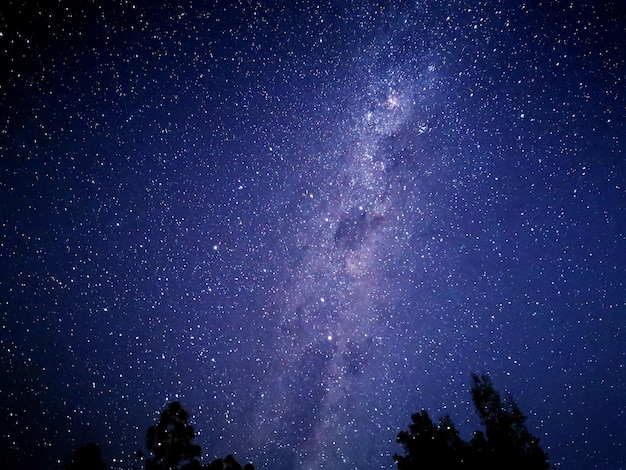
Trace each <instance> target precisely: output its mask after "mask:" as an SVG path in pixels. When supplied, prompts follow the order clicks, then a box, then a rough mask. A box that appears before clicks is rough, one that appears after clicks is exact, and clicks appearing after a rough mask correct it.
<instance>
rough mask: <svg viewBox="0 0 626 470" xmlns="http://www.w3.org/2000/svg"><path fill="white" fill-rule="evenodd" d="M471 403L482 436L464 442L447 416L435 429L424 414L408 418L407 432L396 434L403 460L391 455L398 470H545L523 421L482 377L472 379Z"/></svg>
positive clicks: (536, 443)
mask: <svg viewBox="0 0 626 470" xmlns="http://www.w3.org/2000/svg"><path fill="white" fill-rule="evenodd" d="M472 401H473V403H474V407H475V408H476V411H477V412H478V415H479V417H480V419H481V422H482V424H483V425H484V426H485V432H484V433H483V432H481V431H476V432H475V433H474V436H473V438H472V439H471V441H470V442H469V443H468V442H465V441H463V440H462V439H461V438H460V436H459V432H458V431H457V430H456V428H455V427H454V424H453V423H452V421H451V419H450V417H449V416H445V417H444V418H441V419H440V420H439V423H438V424H434V423H433V421H432V420H431V419H430V416H428V413H427V412H426V411H425V410H422V411H421V412H420V413H416V414H414V415H412V416H411V421H412V422H411V424H410V425H409V431H408V432H406V431H401V432H400V433H399V434H398V437H397V442H398V443H400V444H402V445H403V447H404V450H405V452H406V455H405V456H401V455H398V454H394V456H393V459H394V461H395V462H396V465H397V467H398V470H428V469H435V468H437V469H439V468H445V469H450V470H455V469H459V470H461V469H463V470H465V469H477V468H480V469H484V470H496V469H502V468H507V469H511V470H518V469H519V470H522V469H524V470H544V469H548V468H549V464H548V455H547V454H546V453H545V452H544V451H543V450H542V449H541V448H540V447H539V439H538V438H536V437H534V436H533V435H532V434H531V433H530V432H529V431H528V429H527V428H526V424H525V423H526V417H525V416H524V415H523V414H522V412H521V410H520V409H519V407H518V406H517V403H515V401H514V400H513V399H512V398H511V397H510V396H509V397H507V400H506V401H503V400H502V399H501V398H500V394H499V393H498V392H497V391H496V390H495V388H494V387H493V383H492V382H491V379H490V378H489V376H487V375H482V376H480V377H479V376H478V375H476V374H472Z"/></svg>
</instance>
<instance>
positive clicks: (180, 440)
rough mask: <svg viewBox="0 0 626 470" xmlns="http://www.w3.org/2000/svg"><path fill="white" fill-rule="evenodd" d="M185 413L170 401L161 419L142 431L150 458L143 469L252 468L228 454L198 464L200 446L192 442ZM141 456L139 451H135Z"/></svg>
mask: <svg viewBox="0 0 626 470" xmlns="http://www.w3.org/2000/svg"><path fill="white" fill-rule="evenodd" d="M188 421H189V413H187V411H185V409H184V408H183V407H182V405H181V404H180V403H179V402H177V401H174V402H172V403H170V404H169V405H168V406H167V407H166V408H165V410H163V412H162V413H161V419H160V420H159V423H158V424H157V425H155V426H150V428H148V432H147V433H146V445H147V447H148V452H150V454H151V457H148V458H146V461H145V470H253V469H254V467H253V466H252V464H246V465H245V467H243V468H242V467H241V465H240V464H239V463H238V462H237V461H236V460H235V458H234V457H233V456H232V455H228V456H227V457H225V458H224V459H217V460H214V461H213V462H211V463H210V464H207V465H202V464H201V463H200V461H199V460H198V457H199V456H200V454H201V453H202V449H201V448H200V446H198V445H196V444H194V443H193V442H192V441H193V438H194V430H193V426H191V425H190V424H188ZM138 455H139V456H140V457H143V453H142V452H141V451H139V452H138Z"/></svg>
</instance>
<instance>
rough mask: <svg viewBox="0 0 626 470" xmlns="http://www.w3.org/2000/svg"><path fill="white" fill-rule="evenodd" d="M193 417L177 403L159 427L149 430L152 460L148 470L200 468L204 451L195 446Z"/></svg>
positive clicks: (147, 442)
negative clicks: (199, 458) (200, 459)
mask: <svg viewBox="0 0 626 470" xmlns="http://www.w3.org/2000/svg"><path fill="white" fill-rule="evenodd" d="M188 420H189V413H187V411H185V409H184V408H183V407H182V405H181V404H180V403H179V402H177V401H174V402H172V403H170V404H169V405H168V406H167V408H165V410H163V412H162V413H161V419H160V420H159V423H158V424H157V425H155V426H150V428H148V433H147V434H146V444H147V447H148V451H149V452H150V453H151V454H152V457H150V458H148V459H146V470H178V469H188V468H189V469H191V468H199V462H198V459H197V457H199V456H200V454H201V453H202V450H201V449H200V446H198V445H196V444H193V442H192V440H193V438H194V431H193V427H192V426H191V425H190V424H188V423H187V421H188Z"/></svg>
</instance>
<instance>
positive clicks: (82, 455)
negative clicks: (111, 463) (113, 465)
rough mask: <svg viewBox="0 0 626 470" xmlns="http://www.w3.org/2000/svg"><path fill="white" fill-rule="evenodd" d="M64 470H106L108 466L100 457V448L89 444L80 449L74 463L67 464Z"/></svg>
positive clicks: (76, 452)
mask: <svg viewBox="0 0 626 470" xmlns="http://www.w3.org/2000/svg"><path fill="white" fill-rule="evenodd" d="M63 468H64V470H106V468H107V467H106V465H105V464H104V462H103V461H102V456H101V455H100V447H98V445H97V444H94V443H92V442H91V443H89V444H87V445H84V446H82V447H79V448H78V449H76V451H75V452H74V457H73V458H72V461H71V462H69V463H67V464H65V466H64V467H63Z"/></svg>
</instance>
